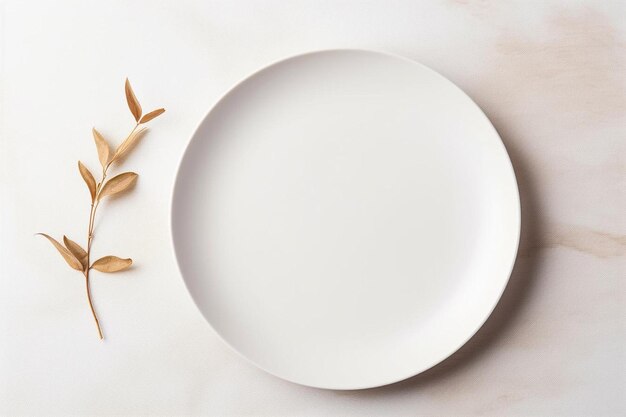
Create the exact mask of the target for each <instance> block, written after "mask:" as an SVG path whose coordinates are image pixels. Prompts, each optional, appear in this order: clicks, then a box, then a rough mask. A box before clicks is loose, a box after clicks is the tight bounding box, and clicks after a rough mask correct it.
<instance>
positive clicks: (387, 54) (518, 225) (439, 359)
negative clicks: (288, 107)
mask: <svg viewBox="0 0 626 417" xmlns="http://www.w3.org/2000/svg"><path fill="white" fill-rule="evenodd" d="M336 52H359V53H368V54H376V55H382V56H385V57H388V58H393V59H398V60H401V61H404V62H406V63H409V64H411V65H414V66H417V67H419V68H421V69H422V70H425V71H427V72H429V73H430V74H431V75H434V76H436V77H437V78H439V79H441V80H442V81H444V82H447V83H448V84H449V85H450V86H452V87H453V88H454V89H455V90H456V91H457V92H459V93H461V95H463V96H464V97H465V98H466V99H468V100H469V101H470V102H471V103H473V104H474V106H475V108H476V109H477V110H478V111H479V113H480V115H481V117H482V118H483V119H484V120H485V121H486V122H487V123H488V125H489V126H490V128H491V129H492V130H493V133H495V135H496V137H497V138H498V142H499V144H500V145H501V147H502V150H503V151H504V154H505V155H506V157H507V158H506V159H507V170H508V171H509V174H511V176H512V180H513V182H512V185H513V186H514V190H513V191H514V193H513V195H514V196H515V202H514V203H515V204H514V207H515V219H514V221H515V224H514V225H513V226H514V228H515V242H514V245H513V248H514V250H513V251H512V253H511V255H510V257H511V259H510V260H509V267H508V268H507V270H508V273H507V275H506V279H505V280H503V283H502V286H501V288H500V289H499V291H498V296H497V298H495V301H494V303H493V305H491V306H490V308H489V312H488V314H486V315H485V317H484V318H482V319H481V320H480V322H479V324H478V326H476V328H474V329H473V330H472V331H471V332H469V333H468V336H467V337H466V338H465V339H463V341H462V342H461V343H459V344H458V345H456V346H455V347H454V348H452V349H448V350H446V353H444V354H442V355H439V356H438V357H437V359H436V360H434V361H431V363H430V364H429V365H426V366H420V367H415V368H410V370H409V371H407V372H405V373H403V374H402V375H401V376H398V377H396V378H391V379H389V378H388V379H387V380H385V381H381V382H379V383H377V384H363V385H353V386H332V385H316V384H308V383H304V382H301V381H297V380H294V379H291V378H287V377H284V376H282V375H278V374H277V373H274V372H272V371H270V370H269V369H267V368H265V367H264V366H262V365H260V364H258V363H257V362H256V361H254V360H252V359H251V358H249V357H247V356H245V355H244V354H243V353H241V352H240V351H239V350H238V349H236V348H235V347H234V346H233V345H232V344H231V343H230V342H228V341H227V340H226V339H225V338H224V337H223V336H222V334H221V333H220V332H219V331H218V330H217V329H216V328H215V327H214V326H213V325H212V324H211V321H210V320H209V319H208V318H207V317H206V315H205V314H204V312H203V311H202V309H201V308H200V306H199V305H198V303H197V302H196V299H195V298H194V296H193V294H192V291H191V290H190V287H189V284H188V281H187V279H186V278H185V275H184V274H183V272H182V269H181V266H180V261H179V257H178V252H177V249H176V243H175V237H174V233H175V232H174V211H175V209H174V207H175V204H176V189H177V186H178V182H179V180H180V173H181V170H182V165H183V162H184V160H185V157H186V156H187V153H188V152H189V149H190V147H191V144H192V143H193V142H194V140H195V139H196V137H197V136H198V132H199V130H200V128H201V127H202V126H203V125H204V122H205V121H206V120H207V119H208V118H209V116H210V115H211V113H212V112H213V111H214V110H215V109H216V108H217V107H218V105H219V104H220V103H221V102H222V101H224V100H225V99H226V98H227V97H228V96H229V95H230V94H232V93H233V92H234V91H235V90H237V89H238V88H239V87H240V86H241V85H242V84H243V83H245V82H246V81H247V80H249V79H252V78H253V77H255V76H257V75H258V74H259V73H261V72H263V71H265V70H268V69H270V68H272V67H274V66H277V65H280V64H282V63H284V62H287V61H290V60H293V59H299V58H303V57H306V56H310V55H317V54H325V53H336ZM169 208H170V210H169V211H170V214H169V234H170V249H171V251H172V253H173V255H174V259H175V262H176V268H177V270H178V274H179V276H180V278H181V279H182V281H183V284H184V286H185V289H186V292H187V295H188V297H189V298H191V300H192V301H193V304H194V306H195V307H196V309H197V310H198V312H199V313H200V315H201V316H202V317H203V319H204V321H205V322H206V324H208V326H209V328H210V329H211V330H212V331H213V333H214V334H215V335H216V336H217V337H218V339H219V340H220V341H221V342H222V343H224V344H225V345H226V346H228V348H229V349H230V350H231V351H233V352H234V353H236V354H237V356H239V357H241V358H243V359H244V360H245V361H246V362H248V363H249V364H252V365H254V366H255V367H256V368H258V369H261V370H263V371H264V372H266V373H268V374H270V375H272V376H274V377H276V378H280V379H282V380H285V381H289V382H291V383H294V384H298V385H301V386H306V387H311V388H318V389H328V390H337V391H353V390H365V389H373V388H379V387H383V386H386V385H391V384H395V383H398V382H401V381H405V380H407V379H410V378H413V377H415V376H417V375H419V374H422V373H423V372H425V371H427V370H429V369H432V368H434V367H435V366H437V365H439V364H441V363H442V362H443V361H445V360H446V359H448V358H449V357H451V356H452V355H454V354H455V353H456V352H457V351H459V349H461V348H462V347H463V346H465V345H466V344H467V343H468V342H469V341H470V340H471V339H473V338H474V336H476V334H477V333H478V331H479V330H480V329H481V328H482V327H483V326H484V325H485V323H486V322H487V321H488V320H489V318H490V317H491V316H492V314H493V312H494V310H495V308H496V307H497V305H498V304H499V303H500V301H501V300H502V295H503V294H504V292H505V290H506V288H507V286H508V284H509V281H510V279H511V275H512V273H513V270H514V268H515V264H516V263H517V259H518V254H519V246H520V238H521V227H522V224H521V223H522V213H521V212H522V207H521V197H520V193H519V184H518V180H517V175H516V173H515V167H514V166H513V161H512V160H511V156H510V154H509V152H508V150H507V148H506V145H505V144H504V141H503V140H502V137H501V136H500V134H499V133H498V131H497V129H496V128H495V126H494V125H493V123H492V122H491V120H490V119H489V118H488V117H487V115H486V114H485V112H484V110H483V109H482V108H481V107H480V106H479V105H478V103H476V102H475V101H474V99H473V98H472V97H470V96H469V95H468V94H467V93H466V92H465V91H463V90H462V89H461V88H460V87H459V86H458V85H457V84H456V83H455V82H453V81H452V80H450V79H449V78H447V77H445V76H443V75H442V74H440V73H439V72H438V71H436V70H434V69H432V68H430V67H429V66H427V65H425V64H422V63H421V62H419V61H416V60H413V59H411V58H407V57H405V56H403V55H399V54H396V53H392V52H388V51H382V50H377V49H366V48H330V49H315V50H309V51H307V52H302V53H299V54H295V55H287V56H285V57H282V58H279V59H276V60H274V61H272V62H270V63H269V64H266V65H264V66H261V67H259V68H258V69H257V70H255V71H253V72H251V73H249V74H248V75H246V76H244V77H243V78H241V79H240V80H239V81H237V82H236V83H234V84H233V85H232V86H230V87H229V88H228V90H227V91H226V92H225V93H223V94H221V95H220V96H219V98H218V99H217V100H215V101H214V102H213V104H212V105H211V107H210V108H209V110H208V111H207V112H206V113H205V114H204V116H203V117H202V118H201V119H200V121H199V122H198V123H197V125H196V127H195V128H194V130H193V133H192V134H191V136H190V138H189V139H188V141H187V144H186V145H185V147H184V149H183V151H182V153H181V154H180V157H179V159H178V163H177V164H176V174H175V176H174V181H173V185H172V188H171V191H170V207H169ZM407 369H409V367H407Z"/></svg>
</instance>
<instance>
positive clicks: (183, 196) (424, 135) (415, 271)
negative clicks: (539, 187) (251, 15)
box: [172, 50, 520, 389]
mask: <svg viewBox="0 0 626 417" xmlns="http://www.w3.org/2000/svg"><path fill="white" fill-rule="evenodd" d="M519 231H520V206H519V195H518V190H517V185H516V181H515V176H514V173H513V169H512V166H511V162H510V160H509V158H508V156H507V153H506V150H505V148H504V146H503V144H502V142H501V140H500V138H499V136H498V134H497V133H496V131H495V130H494V128H493V126H492V125H491V124H490V122H489V120H487V118H486V117H485V115H484V114H483V113H482V112H481V110H480V109H479V108H478V107H477V106H476V104H474V103H473V102H472V100H470V99H469V98H468V97H467V96H466V95H465V94H464V93H463V92H462V91H461V90H459V89H458V88H457V87H456V86H454V85H453V84H452V83H451V82H450V81H448V80H446V79H445V78H443V77H442V76H440V75H438V74H437V73H435V72H434V71H432V70H430V69H428V68H426V67H424V66H422V65H420V64H417V63H415V62H412V61H409V60H406V59H403V58H399V57H396V56H390V55H387V54H382V53H376V52H369V51H355V50H337V51H324V52H315V53H310V54H305V55H301V56H296V57H293V58H290V59H287V60H284V61H281V62H278V63H276V64H273V65H271V66H269V67H267V68H265V69H263V70H261V71H259V72H257V73H255V74H253V75H252V76H250V77H249V78H247V79H246V80H244V81H243V82H241V83H240V84H239V85H237V86H236V87H234V88H233V89H232V90H231V91H230V92H229V93H228V94H227V95H226V96H225V97H224V98H222V99H221V100H220V101H219V102H218V103H217V105H216V106H215V107H214V108H213V109H212V110H211V111H210V113H209V114H208V115H207V116H206V118H205V119H204V121H203V122H202V123H201V124H200V126H199V127H198V129H197V131H196V132H195V134H194V136H193V138H192V140H191V142H190V144H189V146H188V148H187V150H186V152H185V155H184V157H183V159H182V162H181V164H180V168H179V172H178V177H177V179H176V185H175V189H174V196H173V205H172V235H173V241H174V247H175V252H176V256H177V258H178V264H179V266H180V270H181V272H182V275H183V277H184V279H185V283H186V285H187V287H188V289H189V292H190V293H191V295H192V297H193V299H194V300H195V302H196V304H197V305H198V308H199V309H200V311H201V312H202V313H203V314H204V317H205V318H206V319H207V321H208V322H209V323H210V324H211V326H212V327H213V329H215V331H216V332H217V333H218V334H219V335H220V336H221V337H222V338H223V339H224V341H225V342H226V343H227V344H228V345H230V346H231V347H232V348H233V349H235V350H236V351H237V352H239V353H240V354H241V355H243V356H244V357H246V358H247V359H249V360H250V361H252V362H253V363H254V364H256V365H257V366H259V367H260V368H262V369H264V370H266V371H268V372H270V373H272V374H274V375H277V376H279V377H281V378H284V379H287V380H290V381H293V382H297V383H300V384H304V385H310V386H315V387H322V388H333V389H357V388H367V387H374V386H379V385H384V384H389V383H392V382H395V381H399V380H402V379H405V378H407V377H410V376H412V375H415V374H417V373H419V372H422V371H424V370H426V369H428V368H430V367H431V366H433V365H435V364H437V363H438V362H440V361H441V360H443V359H445V358H446V357H447V356H449V355H450V354H452V353H453V352H454V351H456V350H457V349H458V348H459V347H461V346H462V345H463V344H464V343H465V342H466V341H467V340H468V339H469V338H470V337H471V336H472V335H473V334H474V333H475V332H476V331H477V330H478V328H479V327H480V326H481V325H482V324H483V323H484V321H485V320H486V319H487V317H488V316H489V314H490V313H491V311H492V310H493V308H494V307H495V305H496V303H497V302H498V299H499V298H500V295H501V293H502V291H503V290H504V287H505V286H506V283H507V281H508V278H509V274H510V272H511V269H512V266H513V263H514V260H515V256H516V252H517V245H518V237H519Z"/></svg>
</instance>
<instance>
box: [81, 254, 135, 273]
mask: <svg viewBox="0 0 626 417" xmlns="http://www.w3.org/2000/svg"><path fill="white" fill-rule="evenodd" d="M132 264H133V260H132V259H130V258H128V259H122V258H118V257H117V256H105V257H102V258H100V259H98V260H97V261H96V262H94V263H93V264H92V265H91V267H92V268H93V269H95V270H98V271H100V272H119V271H123V270H125V269H128V268H130V266H131V265H132Z"/></svg>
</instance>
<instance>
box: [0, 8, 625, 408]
mask: <svg viewBox="0 0 626 417" xmlns="http://www.w3.org/2000/svg"><path fill="white" fill-rule="evenodd" d="M0 41H1V43H0V75H1V88H0V98H1V103H2V111H1V121H0V146H1V147H0V186H1V193H0V210H1V216H0V413H2V414H4V415H7V416H16V415H28V416H35V415H92V416H93V415H124V416H128V415H163V416H171V415H216V416H217V415H219V416H229V415H266V416H289V415H298V416H366V415H378V416H418V415H425V416H453V415H464V416H465V415H467V416H478V415H493V416H531V415H532V416H536V415H541V416H556V415H564V416H574V415H584V416H618V415H625V414H626V399H625V393H626V356H625V354H624V345H625V342H626V307H625V301H626V285H625V279H626V263H625V258H624V253H625V248H626V238H625V236H624V233H625V232H626V217H625V216H626V215H625V213H626V201H625V190H626V181H625V178H626V2H623V1H587V2H584V1H582V2H579V1H565V0H563V1H549V2H539V1H536V2H535V1H524V2H496V1H493V2H489V1H423V2H417V1H408V0H407V1H402V0H396V1H378V2H372V1H331V0H318V1H289V2H282V1H237V2H235V1H208V2H206V1H185V2H174V1H170V2H165V1H140V2H122V1H115V2H79V1H59V2H19V1H3V2H2V3H0ZM341 47H354V48H370V49H378V50H384V51H389V52H393V53H397V54H401V55H405V56H407V57H409V58H412V59H415V60H418V61H420V62H422V63H424V64H426V65H428V66H430V67H432V68H433V69H435V70H437V71H439V72H441V73H442V74H443V75H445V76H446V77H448V78H449V79H451V80H452V81H454V82H455V83H457V84H458V85H459V86H460V87H461V88H463V89H464V90H465V91H466V92H467V93H468V94H470V95H471V96H472V97H473V98H474V100H475V101H476V102H477V103H478V104H479V105H480V106H481V107H482V108H483V109H484V110H485V112H486V113H487V115H488V116H489V118H490V119H491V120H492V121H493V123H494V125H495V126H496V128H497V129H498V131H499V132H500V133H501V135H502V138H503V141H504V143H505V145H506V147H507V149H508V151H509V153H510V155H511V157H512V160H513V164H514V166H515V170H516V172H517V175H518V179H519V186H520V191H521V198H522V206H523V231H522V244H521V250H520V254H519V259H518V261H517V264H516V267H515V270H514V272H513V275H512V277H511V280H510V284H509V286H508V288H507V290H506V292H505V295H504V297H503V299H502V300H501V302H500V304H499V305H498V307H497V308H496V311H495V312H494V314H493V315H492V317H491V318H490V319H489V321H488V322H487V324H486V325H485V326H484V327H483V328H482V329H481V330H480V332H479V333H478V335H477V336H476V337H474V338H473V339H472V340H471V341H470V342H469V343H468V344H467V345H466V346H465V347H463V348H462V349H461V350H460V351H459V352H457V353H456V354H455V355H453V356H452V357H451V358H449V359H448V360H446V361H445V362H443V363H442V364H440V365H439V366H437V367H435V368H433V369H431V370H430V371H427V372H425V373H424V374H422V375H419V376H416V377H414V378H412V379H410V380H407V381H405V382H402V383H399V384H395V385H392V386H388V387H384V388H380V389H374V390H366V391H354V392H333V391H323V390H317V389H310V388H305V387H301V386H297V385H294V384H291V383H288V382H284V381H281V380H279V379H276V378H274V377H272V376H269V375H267V374H265V373H264V372H262V371H260V370H257V369H256V368H254V367H252V366H251V365H249V364H248V363H246V362H245V361H243V360H242V359H240V357H239V356H237V355H236V354H234V353H232V352H231V351H230V350H229V349H228V348H227V347H225V346H224V345H223V344H222V343H221V342H220V341H219V340H218V339H217V337H216V336H215V334H214V333H213V332H212V330H211V329H210V328H209V326H208V325H207V324H206V323H205V322H204V320H203V319H202V317H201V315H200V314H199V312H198V311H197V310H196V308H195V307H194V305H193V303H192V302H191V299H190V298H189V296H188V294H187V293H186V291H185V288H184V285H183V283H182V280H181V278H180V276H179V274H178V271H177V268H176V266H175V260H174V257H173V254H172V251H171V245H170V237H169V230H168V222H169V221H168V220H169V219H168V216H169V200H170V197H171V189H172V184H173V180H174V173H175V169H176V166H177V163H178V160H179V158H180V156H181V154H182V151H183V149H184V146H185V145H186V142H187V140H188V138H189V137H190V135H191V133H192V131H193V129H194V127H195V126H196V124H197V123H198V122H199V121H200V120H201V118H202V117H203V115H204V114H205V112H206V111H207V110H208V109H209V108H210V106H211V105H212V104H213V103H215V101H216V100H217V99H218V98H219V97H220V95H221V94H223V93H224V92H225V91H227V90H228V88H229V87H230V86H232V85H233V84H234V83H235V82H237V81H238V80H239V79H241V78H242V77H244V76H246V75H247V74H249V73H250V72H252V71H254V70H256V69H257V68H259V67H261V66H264V65H266V64H268V63H271V62H273V61H275V60H277V59H280V58H283V57H287V56H289V55H293V54H297V53H301V52H304V51H310V50H317V49H326V48H341ZM126 76H128V77H130V79H131V81H133V84H134V86H135V90H136V92H137V94H138V96H139V97H140V99H141V100H142V102H143V103H144V104H145V106H146V107H150V106H152V105H154V106H158V105H163V106H165V107H167V109H168V111H167V113H166V114H165V115H164V116H163V117H162V119H161V120H159V121H157V122H155V123H154V129H153V131H152V132H151V133H150V134H149V136H147V137H146V140H145V141H144V142H142V143H141V145H140V146H139V147H138V149H137V150H136V152H135V154H134V155H133V156H131V157H130V158H129V159H128V161H127V165H126V166H128V167H129V168H132V169H134V170H136V171H137V172H139V173H140V174H141V181H140V182H139V185H138V187H137V189H136V190H135V191H134V193H133V194H132V195H129V196H128V197H127V198H125V199H124V200H120V201H115V202H112V203H111V204H107V205H106V206H105V207H104V211H106V212H107V214H106V215H103V216H102V217H101V220H100V222H99V224H98V230H99V231H98V245H99V249H98V250H99V251H101V252H100V254H104V251H105V250H106V248H115V250H116V251H118V252H119V253H123V254H127V255H129V256H132V257H133V258H134V259H135V260H136V267H135V268H134V270H133V271H132V273H127V274H124V275H122V276H117V277H108V276H103V275H99V276H97V277H94V282H93V287H94V288H93V290H94V297H95V302H96V305H97V307H98V309H99V311H100V315H101V320H102V323H103V328H104V332H105V334H106V337H107V338H106V340H105V341H104V342H100V341H99V340H98V339H97V337H96V333H95V329H94V326H93V323H92V319H91V317H90V314H89V311H88V307H87V304H86V300H85V296H84V293H83V291H84V287H83V281H82V280H81V279H80V276H78V275H76V274H74V273H72V272H71V271H70V270H69V269H68V268H66V266H65V265H63V263H62V261H61V260H60V259H59V258H58V256H57V255H56V254H55V253H54V252H53V250H52V249H51V248H50V247H49V246H48V244H47V243H46V242H44V241H42V240H40V239H38V238H35V237H33V233H35V232H39V231H47V232H49V233H53V234H55V235H56V236H59V235H61V234H62V233H67V234H68V235H70V236H82V235H83V234H84V230H85V226H86V221H87V218H86V217H87V211H88V209H89V208H88V206H87V205H86V203H85V200H86V195H85V193H86V191H85V189H84V184H83V183H82V182H81V180H80V178H79V177H78V174H77V171H76V160H78V159H81V160H83V161H85V162H86V163H87V164H88V165H89V166H91V167H95V166H96V164H97V160H96V159H95V154H94V149H93V142H92V139H91V137H90V129H91V127H92V126H93V125H95V126H97V127H99V128H100V129H101V131H103V132H104V133H105V134H107V135H109V136H110V137H118V138H119V137H120V136H121V135H122V134H123V132H125V131H126V130H127V129H128V128H129V127H130V125H131V122H132V120H131V119H130V118H129V115H128V113H127V109H126V108H125V102H124V96H123V89H122V88H123V81H124V78H125V77H126ZM77 239H78V238H77Z"/></svg>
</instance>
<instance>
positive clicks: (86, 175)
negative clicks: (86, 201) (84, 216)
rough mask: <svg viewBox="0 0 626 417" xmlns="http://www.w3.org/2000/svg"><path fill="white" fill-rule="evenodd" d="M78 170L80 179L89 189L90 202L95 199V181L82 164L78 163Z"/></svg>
mask: <svg viewBox="0 0 626 417" xmlns="http://www.w3.org/2000/svg"><path fill="white" fill-rule="evenodd" d="M78 170H79V171H80V175H81V177H83V179H84V180H85V183H86V184H87V187H89V193H90V194H91V201H92V202H93V200H94V199H95V198H96V180H95V179H94V178H93V175H91V172H89V170H88V169H87V167H86V166H85V165H83V163H82V162H80V161H78Z"/></svg>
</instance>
